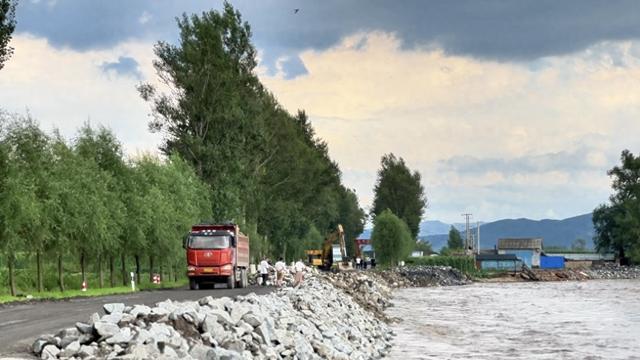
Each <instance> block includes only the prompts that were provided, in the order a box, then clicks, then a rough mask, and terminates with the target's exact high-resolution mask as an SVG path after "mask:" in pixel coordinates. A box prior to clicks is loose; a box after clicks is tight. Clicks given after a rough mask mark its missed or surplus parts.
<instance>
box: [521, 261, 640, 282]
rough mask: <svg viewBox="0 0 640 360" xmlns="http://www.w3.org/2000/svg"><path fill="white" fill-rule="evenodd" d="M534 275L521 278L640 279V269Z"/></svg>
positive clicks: (538, 279) (563, 271) (549, 272)
mask: <svg viewBox="0 0 640 360" xmlns="http://www.w3.org/2000/svg"><path fill="white" fill-rule="evenodd" d="M533 274H534V275H535V278H532V277H531V276H530V275H527V274H524V273H521V274H520V275H519V276H520V277H521V278H523V279H524V280H533V281H566V280H615V279H640V267H639V266H615V265H607V266H603V267H599V268H590V269H559V270H534V271H533Z"/></svg>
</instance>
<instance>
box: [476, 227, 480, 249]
mask: <svg viewBox="0 0 640 360" xmlns="http://www.w3.org/2000/svg"><path fill="white" fill-rule="evenodd" d="M476 224H477V225H476V229H477V230H478V248H477V249H476V254H478V255H480V221H478V222H476Z"/></svg>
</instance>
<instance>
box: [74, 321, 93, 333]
mask: <svg viewBox="0 0 640 360" xmlns="http://www.w3.org/2000/svg"><path fill="white" fill-rule="evenodd" d="M76 329H78V331H80V332H81V333H83V334H91V333H93V325H92V324H87V323H83V322H77V323H76Z"/></svg>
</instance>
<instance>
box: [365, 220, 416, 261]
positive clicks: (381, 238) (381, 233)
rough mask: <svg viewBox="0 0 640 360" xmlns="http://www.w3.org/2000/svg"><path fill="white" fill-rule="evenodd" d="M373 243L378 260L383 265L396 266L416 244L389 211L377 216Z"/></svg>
mask: <svg viewBox="0 0 640 360" xmlns="http://www.w3.org/2000/svg"><path fill="white" fill-rule="evenodd" d="M373 224H374V225H373V232H372V234H371V243H372V245H373V249H374V250H375V253H376V260H378V261H379V262H380V263H381V264H385V265H395V264H397V263H398V262H399V261H400V260H403V259H405V258H406V257H407V256H409V254H411V250H412V249H413V246H414V244H415V241H414V240H413V239H412V237H411V233H410V232H409V229H408V227H407V224H405V223H404V221H402V220H401V219H400V218H398V217H397V216H396V215H394V214H393V212H391V210H389V209H387V210H385V211H383V212H381V213H380V214H379V215H378V216H376V218H375V220H374V222H373Z"/></svg>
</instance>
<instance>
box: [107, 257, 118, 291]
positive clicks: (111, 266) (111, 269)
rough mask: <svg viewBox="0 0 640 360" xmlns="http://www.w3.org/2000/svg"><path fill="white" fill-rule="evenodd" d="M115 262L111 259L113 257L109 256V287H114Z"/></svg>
mask: <svg viewBox="0 0 640 360" xmlns="http://www.w3.org/2000/svg"><path fill="white" fill-rule="evenodd" d="M115 262H116V260H115V259H114V258H113V255H109V277H110V279H109V280H110V283H111V287H116V267H115Z"/></svg>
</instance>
